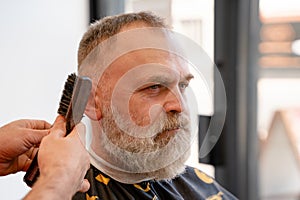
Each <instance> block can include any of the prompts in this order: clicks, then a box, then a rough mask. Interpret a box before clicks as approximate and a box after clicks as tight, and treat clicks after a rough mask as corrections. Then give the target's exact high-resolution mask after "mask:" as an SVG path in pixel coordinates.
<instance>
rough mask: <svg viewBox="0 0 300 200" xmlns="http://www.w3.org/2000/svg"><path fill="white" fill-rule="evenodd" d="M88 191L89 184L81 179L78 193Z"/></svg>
mask: <svg viewBox="0 0 300 200" xmlns="http://www.w3.org/2000/svg"><path fill="white" fill-rule="evenodd" d="M89 189H90V183H89V181H88V180H87V179H83V181H82V183H81V186H80V188H79V190H78V191H79V192H87V191H88V190H89Z"/></svg>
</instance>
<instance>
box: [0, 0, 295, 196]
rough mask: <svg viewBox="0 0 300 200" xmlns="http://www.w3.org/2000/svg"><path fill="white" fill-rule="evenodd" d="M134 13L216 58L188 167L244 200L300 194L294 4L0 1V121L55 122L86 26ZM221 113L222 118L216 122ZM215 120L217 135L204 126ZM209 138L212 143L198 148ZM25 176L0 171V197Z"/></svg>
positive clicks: (16, 190) (291, 0)
mask: <svg viewBox="0 0 300 200" xmlns="http://www.w3.org/2000/svg"><path fill="white" fill-rule="evenodd" d="M139 11H151V12H153V13H155V14H157V15H158V16H161V17H162V18H164V19H165V21H166V23H167V24H168V25H169V26H170V27H171V28H172V31H174V32H176V33H178V34H180V35H183V36H184V37H187V38H189V40H191V41H193V42H194V43H195V44H197V46H199V47H201V48H202V49H203V50H204V52H205V53H206V55H207V56H208V57H209V58H210V60H211V63H213V65H211V66H210V67H209V74H210V75H211V80H212V82H211V84H212V87H211V88H210V89H211V90H210V94H207V93H205V94H204V96H207V97H208V98H205V97H203V96H202V93H195V94H196V95H195V96H196V97H195V98H196V100H197V103H198V108H195V109H196V110H197V109H198V113H197V117H198V119H199V122H198V125H197V128H198V129H197V134H196V137H195V138H194V141H193V146H192V151H191V156H190V158H189V159H188V161H187V164H188V165H191V166H195V167H197V168H198V169H200V170H202V171H204V172H205V173H207V174H208V175H209V176H211V177H213V178H214V179H215V180H217V181H218V183H220V185H222V186H223V187H224V188H226V189H227V190H228V191H230V192H231V193H232V194H233V195H234V196H236V197H237V198H238V199H241V200H299V199H300V1H299V0H285V1H273V0H89V1H80V0H64V1H59V0H51V1H50V0H48V1H47V0H46V1H38V0H27V1H21V0H13V1H1V3H0V27H1V31H0V58H1V73H0V88H1V90H0V91H1V104H0V111H1V113H2V114H1V117H0V126H2V125H4V124H6V123H9V122H10V121H13V120H17V119H22V118H32V119H36V118H37V119H44V120H46V121H48V122H53V120H54V119H55V117H56V115H57V113H56V110H57V106H58V102H59V99H60V96H61V91H62V86H63V83H64V82H65V80H66V76H67V75H68V74H70V73H72V72H76V70H77V49H78V45H79V41H80V39H81V37H82V35H83V34H84V33H85V31H86V30H87V28H88V26H89V25H90V24H91V23H93V22H94V21H95V20H98V19H101V18H103V17H106V16H111V15H116V14H122V13H130V12H139ZM220 77H221V78H220ZM193 87H196V88H197V90H200V91H201V90H202V89H203V90H205V86H203V85H197V84H194V85H193ZM201 88H202V89H201ZM206 90H207V88H206ZM223 90H225V93H224V92H222V91H223ZM203 99H204V100H203ZM219 112H221V113H223V114H224V118H221V119H216V118H214V116H216V115H217V114H218V113H219ZM212 121H217V122H216V123H217V126H219V129H220V133H213V130H212V129H210V128H209V127H210V125H211V122H212ZM207 140H209V141H210V142H212V143H213V145H211V147H212V148H211V149H209V151H207V153H203V152H201V151H205V148H204V147H203V146H205V144H204V141H207ZM201 147H203V148H201ZM24 174H25V172H18V173H16V174H11V175H8V176H5V177H0V199H10V200H17V199H21V198H22V197H23V196H24V195H25V194H26V193H27V192H28V191H29V190H30V188H29V187H28V186H27V185H26V184H25V183H24V182H23V176H24Z"/></svg>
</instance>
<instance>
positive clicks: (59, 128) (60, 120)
mask: <svg viewBox="0 0 300 200" xmlns="http://www.w3.org/2000/svg"><path fill="white" fill-rule="evenodd" d="M50 134H51V135H53V136H56V137H64V136H65V135H66V123H65V118H64V117H63V116H61V115H59V116H57V117H56V119H55V121H54V124H53V126H52V128H51V129H50Z"/></svg>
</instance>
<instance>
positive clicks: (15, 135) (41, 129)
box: [0, 119, 51, 176]
mask: <svg viewBox="0 0 300 200" xmlns="http://www.w3.org/2000/svg"><path fill="white" fill-rule="evenodd" d="M50 126H51V125H50V124H49V123H47V122H45V121H43V120H25V119H24V120H17V121H14V122H11V123H9V124H7V125H5V126H3V127H1V128H0V143H1V146H0V176H3V175H8V174H11V173H16V172H18V171H26V170H27V169H28V167H29V165H30V163H31V159H32V158H33V156H34V153H35V151H36V148H37V146H38V145H39V143H40V142H41V140H42V138H43V137H44V136H46V135H47V134H48V132H49V130H47V129H49V128H50Z"/></svg>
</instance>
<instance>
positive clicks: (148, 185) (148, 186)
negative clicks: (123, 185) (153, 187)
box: [133, 183, 150, 192]
mask: <svg viewBox="0 0 300 200" xmlns="http://www.w3.org/2000/svg"><path fill="white" fill-rule="evenodd" d="M133 186H134V187H136V188H137V189H139V190H142V191H144V192H148V191H150V184H149V183H147V187H146V188H145V189H143V188H142V187H141V186H140V185H138V184H133Z"/></svg>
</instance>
